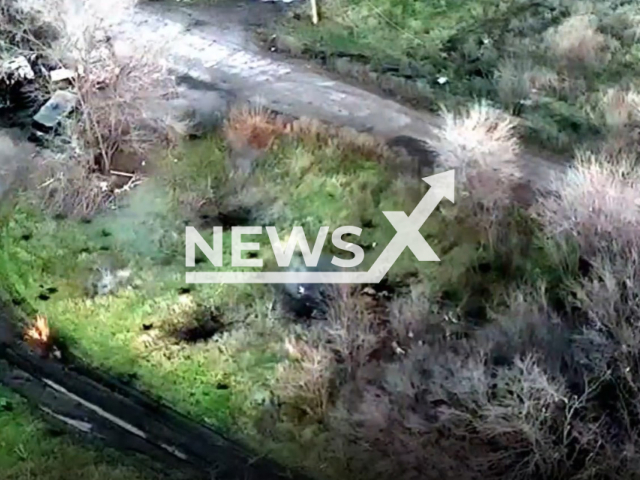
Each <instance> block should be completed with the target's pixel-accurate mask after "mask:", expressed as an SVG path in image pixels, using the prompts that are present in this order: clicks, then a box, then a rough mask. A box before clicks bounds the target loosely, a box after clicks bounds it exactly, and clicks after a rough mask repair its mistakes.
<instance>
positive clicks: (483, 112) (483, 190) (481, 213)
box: [431, 102, 522, 226]
mask: <svg viewBox="0 0 640 480" xmlns="http://www.w3.org/2000/svg"><path fill="white" fill-rule="evenodd" d="M443 117H444V125H443V126H442V127H441V128H440V129H438V131H437V133H438V137H437V138H436V140H434V141H433V142H432V143H431V146H432V147H433V148H434V150H435V151H436V152H437V154H438V157H439V160H438V161H439V163H440V164H441V165H442V167H443V168H446V169H450V168H455V169H456V177H457V179H458V183H459V184H460V185H461V187H462V189H463V192H462V195H459V196H458V198H459V199H460V197H462V199H461V200H459V201H457V203H458V204H459V205H463V206H462V207H461V206H458V208H457V210H458V211H462V210H465V211H468V212H469V217H470V218H471V219H472V220H474V221H475V222H476V223H479V224H480V225H483V226H487V225H490V224H491V223H492V222H493V221H495V220H496V219H497V218H499V217H500V216H501V212H502V211H503V210H504V209H505V208H507V207H508V206H509V205H510V204H511V203H512V196H513V194H512V192H513V188H514V186H515V185H516V184H517V183H518V181H519V180H520V178H521V176H522V174H521V172H520V169H519V166H518V164H517V156H518V153H519V151H520V147H519V143H518V139H517V136H516V131H515V128H516V122H515V120H514V119H513V118H511V117H509V116H508V115H506V114H505V113H503V112H501V111H499V110H496V109H494V108H492V107H490V106H489V105H488V104H486V103H484V102H482V103H478V104H476V105H474V106H472V107H471V108H470V109H469V110H468V111H466V112H464V113H463V114H461V115H456V114H454V113H452V112H448V111H444V112H443Z"/></svg>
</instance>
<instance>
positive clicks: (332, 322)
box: [325, 285, 382, 377]
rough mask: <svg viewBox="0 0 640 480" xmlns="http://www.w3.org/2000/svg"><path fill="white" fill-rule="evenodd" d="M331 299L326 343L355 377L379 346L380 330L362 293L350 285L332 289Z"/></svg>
mask: <svg viewBox="0 0 640 480" xmlns="http://www.w3.org/2000/svg"><path fill="white" fill-rule="evenodd" d="M328 298H329V301H328V304H327V310H326V311H327V314H326V316H327V322H328V325H327V326H326V330H325V334H326V338H327V344H328V345H329V346H330V348H331V350H332V351H333V353H334V354H335V355H336V358H337V359H338V361H339V363H340V365H341V367H342V368H343V369H344V371H345V374H346V376H347V377H353V376H354V375H356V373H357V372H358V370H359V369H360V368H362V367H363V366H365V365H366V364H367V363H368V362H369V361H370V360H371V355H372V353H373V352H374V351H376V349H378V348H379V347H380V342H381V340H382V338H381V335H380V333H381V332H380V329H379V328H378V325H377V321H376V317H375V315H374V314H373V312H371V311H370V309H368V308H367V306H366V304H365V300H364V298H363V296H362V295H359V294H358V293H357V292H355V291H354V290H353V289H351V288H349V285H345V286H341V287H339V288H338V287H336V288H334V289H332V290H331V292H330V293H329V297H328Z"/></svg>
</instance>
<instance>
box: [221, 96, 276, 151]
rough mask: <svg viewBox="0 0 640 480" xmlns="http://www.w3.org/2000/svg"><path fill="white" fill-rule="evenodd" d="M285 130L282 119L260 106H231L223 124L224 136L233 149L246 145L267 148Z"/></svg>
mask: <svg viewBox="0 0 640 480" xmlns="http://www.w3.org/2000/svg"><path fill="white" fill-rule="evenodd" d="M285 131H286V127H285V124H284V122H283V121H282V119H280V118H279V117H278V116H277V115H276V114H274V113H273V112H270V111H269V110H267V109H266V108H263V107H261V106H247V105H245V106H242V107H236V108H233V109H232V110H231V111H230V112H229V117H228V118H227V120H226V122H225V125H224V135H225V138H226V139H227V142H228V143H229V145H230V146H231V148H233V149H235V150H242V149H244V148H246V147H251V148H253V149H256V150H262V151H264V150H268V149H269V148H270V147H271V145H272V144H273V142H274V141H275V139H276V138H277V137H279V136H281V135H283V134H284V133H285Z"/></svg>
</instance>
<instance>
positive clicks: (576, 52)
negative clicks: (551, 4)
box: [546, 14, 609, 67]
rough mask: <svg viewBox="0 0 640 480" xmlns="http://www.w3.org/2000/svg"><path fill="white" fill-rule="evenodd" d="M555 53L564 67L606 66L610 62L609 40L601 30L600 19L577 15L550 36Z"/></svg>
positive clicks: (554, 28)
mask: <svg viewBox="0 0 640 480" xmlns="http://www.w3.org/2000/svg"><path fill="white" fill-rule="evenodd" d="M546 40H547V45H548V48H549V50H550V51H551V53H552V54H553V55H554V56H555V57H556V58H557V59H558V61H559V62H560V63H561V64H563V65H564V66H587V67H594V66H604V65H605V64H606V63H607V62H608V60H609V52H608V41H607V37H606V36H605V35H603V34H602V33H600V32H599V31H598V29H597V18H596V17H593V16H590V15H587V14H579V15H574V16H571V17H569V18H567V19H566V20H564V21H563V22H562V23H561V24H560V25H559V26H557V27H553V28H551V29H550V30H549V31H548V32H547V35H546Z"/></svg>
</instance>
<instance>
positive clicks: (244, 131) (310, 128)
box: [224, 105, 391, 158]
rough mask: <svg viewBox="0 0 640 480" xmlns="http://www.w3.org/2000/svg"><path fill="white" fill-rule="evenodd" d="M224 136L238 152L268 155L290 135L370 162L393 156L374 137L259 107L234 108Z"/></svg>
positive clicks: (380, 141)
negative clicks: (281, 139) (272, 147)
mask: <svg viewBox="0 0 640 480" xmlns="http://www.w3.org/2000/svg"><path fill="white" fill-rule="evenodd" d="M224 135H225V138H226V139H227V142H228V143H229V145H230V146H231V147H232V148H233V149H236V150H242V149H245V148H247V147H250V148H252V149H255V150H260V151H265V150H268V149H269V148H270V147H271V146H272V145H273V142H274V141H275V140H276V139H277V138H279V137H282V136H284V135H287V136H291V137H293V138H296V139H298V140H302V141H303V142H306V143H307V144H309V145H310V146H327V145H336V146H338V147H339V148H341V149H348V150H350V151H353V152H354V153H357V154H361V155H363V156H368V157H371V158H381V157H385V158H386V157H390V156H391V151H390V149H389V148H388V147H387V146H386V145H385V143H384V142H383V141H382V140H381V139H379V138H376V137H374V136H372V135H369V134H366V133H361V132H358V131H356V130H355V129H353V128H349V127H338V126H335V125H330V124H327V123H325V122H321V121H320V120H316V119H312V118H306V117H303V118H299V119H289V118H285V117H284V116H281V115H279V114H277V113H274V112H272V111H269V110H268V109H266V108H264V107H262V106H260V105H258V106H248V105H244V106H241V107H236V108H233V109H232V110H231V112H230V114H229V117H228V119H227V121H226V122H225V126H224Z"/></svg>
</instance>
